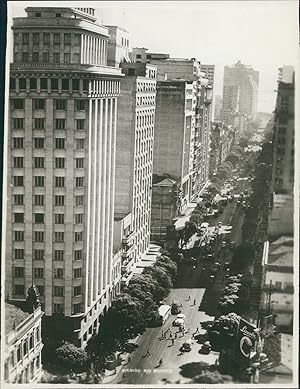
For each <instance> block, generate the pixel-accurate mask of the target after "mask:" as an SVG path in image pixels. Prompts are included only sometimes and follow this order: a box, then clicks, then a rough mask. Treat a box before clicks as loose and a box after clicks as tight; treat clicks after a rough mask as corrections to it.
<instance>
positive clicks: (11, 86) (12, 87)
mask: <svg viewBox="0 0 300 389" xmlns="http://www.w3.org/2000/svg"><path fill="white" fill-rule="evenodd" d="M9 89H10V90H16V79H15V78H13V77H11V78H10V79H9Z"/></svg>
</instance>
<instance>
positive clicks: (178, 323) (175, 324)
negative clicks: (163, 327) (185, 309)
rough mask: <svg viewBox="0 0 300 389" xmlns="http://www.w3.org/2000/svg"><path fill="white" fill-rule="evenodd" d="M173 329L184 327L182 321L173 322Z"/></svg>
mask: <svg viewBox="0 0 300 389" xmlns="http://www.w3.org/2000/svg"><path fill="white" fill-rule="evenodd" d="M173 326H174V327H183V326H184V319H175V320H174V321H173Z"/></svg>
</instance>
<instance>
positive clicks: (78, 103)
mask: <svg viewBox="0 0 300 389" xmlns="http://www.w3.org/2000/svg"><path fill="white" fill-rule="evenodd" d="M67 101H68V100H67V99H55V100H54V106H55V109H56V110H59V111H65V110H66V109H67ZM11 103H12V107H13V109H24V107H25V99H20V98H18V99H12V100H11ZM86 105H87V101H86V100H75V110H76V111H84V110H85V109H86ZM32 106H33V109H45V107H46V99H32Z"/></svg>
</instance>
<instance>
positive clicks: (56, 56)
mask: <svg viewBox="0 0 300 389" xmlns="http://www.w3.org/2000/svg"><path fill="white" fill-rule="evenodd" d="M53 63H60V53H53Z"/></svg>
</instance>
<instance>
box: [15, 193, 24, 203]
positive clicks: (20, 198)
mask: <svg viewBox="0 0 300 389" xmlns="http://www.w3.org/2000/svg"><path fill="white" fill-rule="evenodd" d="M14 204H15V205H23V204H24V195H20V194H17V195H14Z"/></svg>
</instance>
